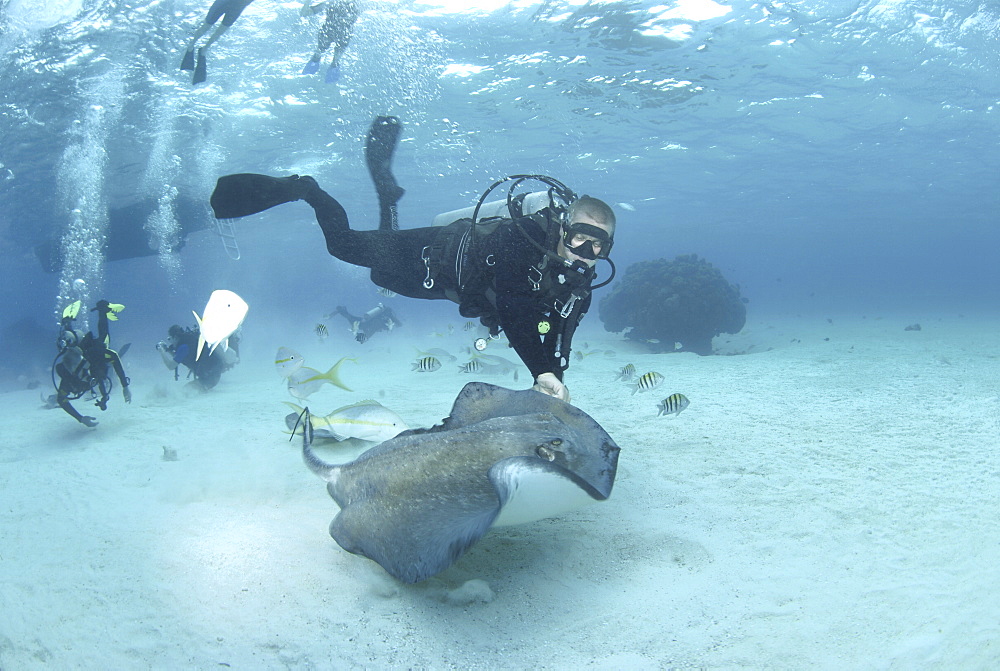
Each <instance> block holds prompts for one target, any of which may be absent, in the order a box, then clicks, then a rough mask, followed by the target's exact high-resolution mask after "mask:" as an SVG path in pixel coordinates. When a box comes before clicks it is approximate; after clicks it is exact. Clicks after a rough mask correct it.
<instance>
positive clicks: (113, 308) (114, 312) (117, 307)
mask: <svg viewBox="0 0 1000 671" xmlns="http://www.w3.org/2000/svg"><path fill="white" fill-rule="evenodd" d="M124 309H125V306H124V305H122V304H121V303H108V310H110V312H108V319H110V320H111V321H113V322H116V321H118V313H119V312H121V311H122V310H124Z"/></svg>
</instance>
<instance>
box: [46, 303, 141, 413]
mask: <svg viewBox="0 0 1000 671" xmlns="http://www.w3.org/2000/svg"><path fill="white" fill-rule="evenodd" d="M124 308H125V306H124V305H118V304H112V303H108V302H107V301H105V300H100V301H97V307H95V308H93V309H92V310H91V312H97V315H98V316H97V337H96V338H95V337H94V334H93V333H91V332H89V331H88V332H87V333H86V334H84V333H82V332H81V331H79V330H78V329H74V328H73V322H74V321H75V320H76V317H77V315H78V314H79V312H80V301H76V302H75V303H72V304H71V305H69V306H68V307H67V308H66V309H65V310H63V316H62V321H61V323H60V327H61V329H62V330H61V332H60V334H59V341H58V345H59V354H58V355H56V360H55V362H54V363H53V365H52V372H53V378H54V377H55V375H58V376H59V384H58V386H56V396H55V399H54V400H55V402H56V404H58V405H59V407H60V408H62V409H63V410H65V411H66V412H67V413H68V414H69V416H70V417H72V418H73V419H75V420H76V421H78V422H80V423H81V424H86V425H87V426H90V427H94V426H97V420H96V419H95V418H93V417H89V416H85V415H81V414H80V413H79V412H78V411H77V409H76V408H74V407H73V405H72V404H71V403H70V401H75V400H76V399H78V398H81V397H83V396H84V394H88V393H89V394H90V397H91V398H96V399H97V401H96V402H95V403H94V405H96V406H97V407H98V408H100V409H101V410H107V409H108V399H109V398H110V396H111V371H110V369H109V364H110V368H113V369H114V371H115V374H116V375H117V376H118V381H119V382H120V383H121V385H122V396H124V397H125V402H126V403H131V402H132V392H131V391H130V390H129V388H128V385H129V379H128V378H127V377H125V369H124V368H123V367H122V360H121V357H120V356H118V353H117V352H115V351H114V350H112V349H110V348H109V347H108V345H109V344H110V338H109V336H108V320H109V319H111V320H117V319H118V317H117V316H116V315H117V313H118V312H121V311H122V310H123V309H124ZM122 351H124V350H122ZM54 382H55V380H54V379H53V383H54Z"/></svg>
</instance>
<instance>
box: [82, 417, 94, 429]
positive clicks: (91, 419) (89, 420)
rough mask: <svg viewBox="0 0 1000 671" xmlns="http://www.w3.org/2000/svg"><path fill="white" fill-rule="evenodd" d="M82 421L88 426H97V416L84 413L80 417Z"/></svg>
mask: <svg viewBox="0 0 1000 671" xmlns="http://www.w3.org/2000/svg"><path fill="white" fill-rule="evenodd" d="M80 423H81V424H86V425H87V426H89V427H90V428H92V429H93V428H94V427H95V426H97V418H96V417H89V416H87V415H84V416H83V417H81V418H80Z"/></svg>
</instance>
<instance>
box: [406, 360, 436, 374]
mask: <svg viewBox="0 0 1000 671" xmlns="http://www.w3.org/2000/svg"><path fill="white" fill-rule="evenodd" d="M440 367H441V362H440V361H438V360H437V359H435V358H434V357H432V356H425V357H423V358H421V359H417V360H416V361H414V362H413V368H411V369H410V370H415V371H417V372H418V373H431V372H433V371H436V370H437V369H438V368H440Z"/></svg>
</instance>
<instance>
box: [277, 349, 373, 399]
mask: <svg viewBox="0 0 1000 671" xmlns="http://www.w3.org/2000/svg"><path fill="white" fill-rule="evenodd" d="M345 361H355V362H356V361H357V359H351V358H348V357H346V356H345V357H343V358H341V359H340V361H338V362H337V363H335V364H333V366H331V367H330V370H328V371H326V372H325V373H321V372H319V371H318V370H316V369H315V368H309V367H308V366H303V367H302V368H299V369H298V370H297V371H295V372H294V373H292V374H291V375H289V376H288V393H290V394H291V395H292V396H294V397H295V398H299V399H306V398H308V397H309V395H310V394H313V393H315V392H317V391H319V388H320V387H322V386H323V385H324V384H332V385H334V386H336V387H340V388H341V389H344V390H345V391H351V388H350V387H348V386H347V385H346V384H344V383H343V382H341V381H340V377H339V373H340V366H341V365H342V364H343V363H344V362H345Z"/></svg>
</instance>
